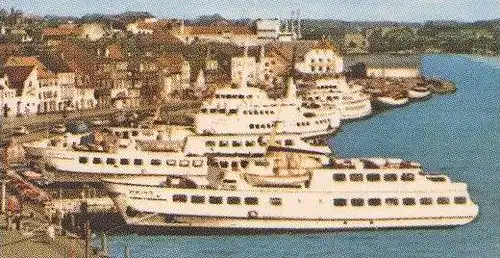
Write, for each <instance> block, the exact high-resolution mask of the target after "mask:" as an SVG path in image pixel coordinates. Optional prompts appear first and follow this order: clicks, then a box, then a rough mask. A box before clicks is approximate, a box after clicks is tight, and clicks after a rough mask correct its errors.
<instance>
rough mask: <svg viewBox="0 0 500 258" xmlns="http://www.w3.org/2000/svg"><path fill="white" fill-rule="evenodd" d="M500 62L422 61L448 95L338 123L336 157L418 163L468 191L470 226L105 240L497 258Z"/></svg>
mask: <svg viewBox="0 0 500 258" xmlns="http://www.w3.org/2000/svg"><path fill="white" fill-rule="evenodd" d="M499 64H500V58H498V57H497V58H483V57H475V56H464V55H430V56H425V57H423V64H422V65H423V74H424V75H425V76H427V77H440V78H445V79H449V80H451V81H453V82H455V83H456V86H457V88H458V91H457V92H456V93H455V94H452V95H444V96H434V97H432V98H431V99H430V100H428V101H425V102H418V103H412V104H411V105H408V106H406V107H403V108H398V109H393V110H389V111H385V112H383V113H381V114H378V115H376V116H373V117H371V118H369V119H365V120H362V121H357V122H352V123H348V124H344V125H343V128H342V130H341V132H340V133H339V134H338V135H337V136H335V137H334V138H332V139H330V141H329V143H330V145H331V146H332V148H333V149H334V151H335V153H336V155H337V156H340V157H359V156H385V157H400V158H404V159H412V160H417V161H419V162H421V163H422V165H423V166H424V168H425V170H426V171H429V172H433V171H435V172H443V173H444V174H446V175H448V176H449V177H450V178H451V179H452V180H453V181H461V182H467V183H468V185H469V192H470V194H471V196H472V198H473V200H474V201H475V202H476V203H478V204H479V208H480V211H479V216H478V218H477V219H476V220H475V221H474V222H472V223H470V224H467V225H465V226H461V227H455V228H444V229H415V230H380V231H344V232H332V233H323V234H283V235H257V236H137V235H120V236H111V237H109V246H110V253H111V255H112V256H113V257H123V250H124V248H125V246H128V247H129V249H130V254H131V255H130V257H500V194H499V190H500V65H499Z"/></svg>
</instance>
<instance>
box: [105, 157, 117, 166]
mask: <svg viewBox="0 0 500 258" xmlns="http://www.w3.org/2000/svg"><path fill="white" fill-rule="evenodd" d="M106 164H108V165H114V164H116V159H114V158H107V159H106Z"/></svg>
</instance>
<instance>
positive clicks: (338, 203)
mask: <svg viewBox="0 0 500 258" xmlns="http://www.w3.org/2000/svg"><path fill="white" fill-rule="evenodd" d="M333 205H334V206H346V205H347V200H346V199H344V198H336V199H333Z"/></svg>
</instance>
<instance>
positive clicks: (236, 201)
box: [102, 152, 478, 234]
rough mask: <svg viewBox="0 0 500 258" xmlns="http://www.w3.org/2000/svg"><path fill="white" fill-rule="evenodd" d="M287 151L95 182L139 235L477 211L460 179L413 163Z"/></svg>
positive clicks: (374, 222) (433, 217) (404, 221)
mask: <svg viewBox="0 0 500 258" xmlns="http://www.w3.org/2000/svg"><path fill="white" fill-rule="evenodd" d="M282 153H283V152H282ZM284 153H286V152H284ZM287 155H288V154H285V158H276V157H280V156H282V154H279V155H278V156H275V157H274V158H266V159H263V160H259V161H255V160H251V161H250V163H249V164H247V166H246V167H245V168H237V169H231V170H229V169H223V168H221V167H220V166H218V165H219V163H215V164H213V165H211V166H210V169H209V171H208V174H207V177H206V178H205V180H198V181H194V180H190V179H188V178H185V177H182V176H181V177H179V176H167V177H164V178H150V177H132V178H126V179H119V180H115V179H103V180H102V181H103V183H104V186H105V188H106V190H107V191H108V193H109V195H110V197H111V198H112V199H113V201H114V203H115V206H116V207H117V208H118V209H119V211H120V213H121V215H122V216H123V218H124V220H125V222H126V223H127V224H128V225H129V226H130V227H131V228H132V229H133V230H134V231H137V232H138V233H146V234H153V233H166V234H212V233H221V232H222V233H252V232H268V231H271V232H275V231H278V232H289V231H328V230H349V229H382V228H415V227H447V226H457V225H463V224H466V223H469V222H471V221H472V220H474V218H475V217H476V216H477V214H478V206H477V205H476V204H474V203H473V201H472V200H471V198H470V196H469V193H468V191H467V185H466V184H465V183H457V182H452V181H451V180H450V179H449V178H448V177H447V176H444V175H430V174H425V173H423V171H422V168H421V167H420V165H419V164H418V163H415V162H405V161H401V160H395V159H380V158H376V159H369V158H365V159H351V160H333V161H332V163H330V164H329V165H323V164H321V163H317V162H316V161H315V158H314V157H309V158H303V157H301V156H300V155H299V156H298V157H299V158H298V159H296V160H295V161H293V160H294V158H293V157H297V156H296V155H294V156H291V157H290V156H287Z"/></svg>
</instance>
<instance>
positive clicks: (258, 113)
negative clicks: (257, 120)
mask: <svg viewBox="0 0 500 258" xmlns="http://www.w3.org/2000/svg"><path fill="white" fill-rule="evenodd" d="M264 114H266V115H269V114H271V115H274V111H273V110H260V111H258V110H244V111H243V115H264Z"/></svg>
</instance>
